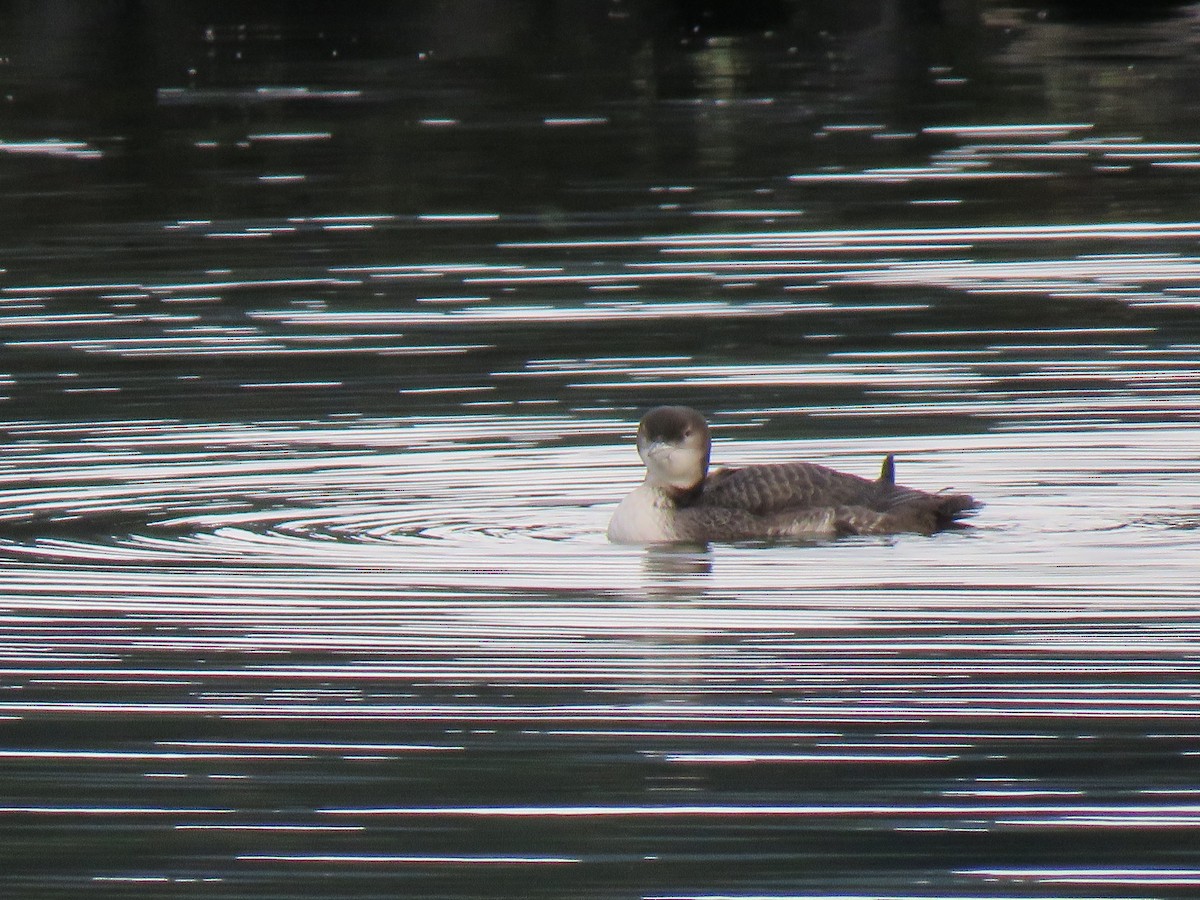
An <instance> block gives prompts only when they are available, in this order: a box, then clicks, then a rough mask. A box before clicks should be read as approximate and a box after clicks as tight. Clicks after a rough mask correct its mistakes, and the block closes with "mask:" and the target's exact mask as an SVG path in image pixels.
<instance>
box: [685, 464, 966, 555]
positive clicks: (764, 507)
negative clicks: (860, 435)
mask: <svg viewBox="0 0 1200 900" xmlns="http://www.w3.org/2000/svg"><path fill="white" fill-rule="evenodd" d="M978 507H979V504H977V503H976V502H975V500H974V499H973V498H972V497H970V496H968V495H966V494H951V493H936V494H931V493H927V492H925V491H920V490H917V489H916V488H910V487H905V486H903V485H898V484H896V482H895V461H894V459H893V457H892V456H890V455H889V456H888V457H886V458H885V459H884V462H883V466H882V469H881V471H880V474H879V478H877V479H875V480H873V481H872V480H869V479H866V478H860V477H859V476H857V475H851V474H848V473H845V472H838V471H836V470H835V469H830V468H827V467H826V466H819V465H816V464H813V463H799V462H798V463H779V464H772V465H760V466H746V467H745V468H741V469H722V470H719V471H717V472H714V473H713V474H711V475H710V476H709V477H708V478H706V479H705V481H704V484H703V486H702V489H701V491H700V492H699V493H698V494H697V495H696V496H695V498H694V499H692V501H691V502H690V503H689V504H687V505H686V506H683V507H681V509H680V511H679V514H678V515H679V519H680V522H681V524H682V523H685V522H686V523H688V525H689V528H690V529H694V530H708V527H709V526H708V525H707V524H706V523H715V522H716V520H718V519H722V520H725V525H724V527H726V528H728V527H732V526H733V525H734V523H735V522H742V525H743V527H741V528H738V530H739V531H743V530H745V529H747V528H753V527H758V528H760V529H762V530H763V531H764V532H766V533H765V534H763V535H761V536H764V537H776V536H782V535H787V534H789V533H796V532H798V531H803V530H821V531H829V532H833V533H836V534H894V533H897V532H917V533H920V534H932V533H933V532H935V531H938V530H941V529H944V528H950V527H953V526H954V525H955V524H957V523H958V522H959V520H960V519H961V518H962V517H964V516H966V515H969V514H970V513H972V512H974V511H975V510H976V509H978ZM689 511H690V512H689ZM731 514H732V515H731ZM747 516H748V517H749V518H745V517H747ZM743 519H744V522H743ZM821 524H823V525H824V527H823V528H819V529H815V528H813V526H814V525H821ZM781 529H782V531H781Z"/></svg>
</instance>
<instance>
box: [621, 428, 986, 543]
mask: <svg viewBox="0 0 1200 900" xmlns="http://www.w3.org/2000/svg"><path fill="white" fill-rule="evenodd" d="M711 446H712V445H711V441H710V439H709V434H708V423H707V422H705V420H704V416H702V415H700V413H698V412H696V410H694V409H690V408H689V407H686V406H658V407H655V408H654V409H652V410H650V411H649V412H648V413H646V415H645V416H644V417H643V418H642V421H641V424H640V425H638V435H637V447H638V455H639V456H640V457H641V458H642V462H644V463H645V464H646V480H645V481H644V482H643V483H642V484H641V485H640V486H638V487H637V488H636V489H635V490H634V491H633V492H632V493H630V494H629V495H628V496H627V497H626V498H625V499H624V500H622V501H621V504H620V505H619V506H618V507H617V509H616V511H615V512H614V513H613V516H612V519H611V520H610V521H609V523H608V539H609V540H610V541H613V542H615V543H621V544H652V543H664V542H670V541H679V542H688V543H707V542H709V541H745V540H772V539H785V540H786V539H789V538H790V539H801V540H802V539H814V538H828V537H837V536H839V535H848V534H900V533H905V532H911V533H916V534H926V535H928V534H933V533H934V532H935V531H940V530H942V529H946V528H953V527H955V526H956V525H959V524H960V520H961V519H962V518H964V517H965V516H968V515H970V514H971V513H973V512H974V511H975V510H977V509H978V508H979V507H980V505H981V504H979V503H977V502H976V501H975V499H974V498H973V497H970V496H969V495H967V494H952V493H947V492H939V493H936V494H931V493H927V492H925V491H919V490H917V489H915V488H910V487H903V486H902V485H898V484H896V478H895V464H894V461H893V458H892V457H891V456H888V457H886V458H885V459H884V461H883V469H882V471H881V472H880V474H879V477H878V478H877V479H875V480H873V481H872V480H869V479H866V478H860V477H859V476H857V475H849V474H846V473H844V472H838V471H836V470H834V469H830V468H826V467H825V466H819V465H815V464H813V463H803V462H793V463H777V464H771V465H758V466H745V467H744V468H740V469H718V470H716V471H714V472H713V473H711V474H709V471H708V462H709V454H710V452H711Z"/></svg>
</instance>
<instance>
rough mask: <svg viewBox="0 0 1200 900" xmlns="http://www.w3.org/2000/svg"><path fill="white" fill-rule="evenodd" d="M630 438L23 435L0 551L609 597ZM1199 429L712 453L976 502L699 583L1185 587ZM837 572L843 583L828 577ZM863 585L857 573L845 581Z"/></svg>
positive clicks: (536, 423)
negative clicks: (879, 476)
mask: <svg viewBox="0 0 1200 900" xmlns="http://www.w3.org/2000/svg"><path fill="white" fill-rule="evenodd" d="M628 429H629V425H628V423H624V422H620V421H617V420H615V419H611V418H595V419H591V420H580V419H577V418H572V417H567V416H561V417H559V416H531V417H528V418H527V419H525V420H521V419H511V418H505V417H499V416H495V417H493V416H466V417H459V418H453V417H449V418H442V419H432V418H431V419H423V420H404V421H400V420H395V421H383V420H378V421H360V422H357V423H353V424H348V425H332V424H329V423H324V424H316V423H290V424H287V423H276V424H259V425H241V426H236V427H235V426H211V427H201V426H183V425H180V424H179V423H172V422H164V421H145V422H128V423H124V424H120V425H112V424H108V425H101V424H95V425H91V426H88V425H83V424H81V425H78V426H75V427H73V428H71V429H55V428H53V427H51V426H40V425H32V424H30V425H24V426H19V427H17V428H15V429H14V441H13V443H12V445H11V446H10V447H8V448H7V452H6V454H5V460H6V462H5V469H6V481H7V483H6V485H5V486H4V489H3V491H2V492H0V502H2V504H3V513H2V518H0V528H2V530H3V540H4V543H3V545H2V550H3V552H4V554H5V555H8V556H12V557H20V558H26V559H46V560H56V561H61V562H66V561H71V562H74V563H76V564H99V565H104V564H123V565H159V566H161V565H167V564H169V565H171V566H175V567H178V569H179V571H180V572H181V573H186V572H187V571H189V570H190V569H192V568H195V567H197V566H204V565H220V566H230V565H234V566H238V567H246V568H250V569H260V568H262V567H273V568H276V569H280V570H281V571H292V572H294V574H295V577H296V578H297V579H303V578H304V577H305V574H306V573H309V572H312V571H314V570H320V569H327V570H331V571H336V572H344V571H347V570H354V571H364V570H370V571H377V572H381V573H388V575H389V577H393V576H402V577H403V578H405V579H406V580H407V581H408V582H410V583H412V584H424V585H437V586H441V587H445V588H456V589H463V590H475V589H481V588H487V589H494V588H497V587H506V588H507V589H510V590H574V589H577V588H581V587H587V586H590V585H592V584H594V583H597V582H596V581H595V578H596V577H597V573H603V579H604V580H603V582H601V583H604V584H605V585H606V586H607V587H608V589H610V590H622V589H628V588H630V587H632V586H635V585H639V584H641V583H642V578H643V576H645V575H646V573H647V572H651V573H653V570H654V569H655V567H656V566H657V565H659V564H660V563H662V561H663V555H662V554H651V555H650V556H649V557H646V558H641V557H638V558H641V563H639V564H638V565H636V566H629V565H628V560H627V561H626V562H625V563H623V564H622V565H621V566H619V567H615V568H614V567H613V566H611V565H610V563H611V561H612V560H613V559H614V558H617V557H629V556H631V555H634V554H638V553H639V551H636V550H634V549H631V548H621V547H612V546H610V545H609V544H608V543H607V542H606V541H605V539H604V528H605V525H606V522H607V517H608V515H609V514H610V512H611V509H612V508H613V506H614V504H615V503H616V502H617V500H619V498H620V497H621V496H622V495H623V494H624V493H625V492H626V491H628V490H629V489H630V488H631V487H632V486H633V485H634V484H636V483H637V481H638V480H640V477H641V471H640V466H639V463H638V461H637V458H636V455H635V454H634V453H633V452H632V448H631V447H630V446H629V444H628V436H627V432H628ZM726 430H727V431H728V429H726ZM739 431H740V433H742V434H746V433H747V428H746V426H743V427H742V428H741V429H739ZM750 432H751V433H752V429H751V430H750ZM1196 433H1197V429H1196V428H1195V427H1187V426H1178V427H1160V428H1153V429H1151V428H1135V427H1126V428H1124V429H1120V430H1115V429H1096V430H1093V431H1090V432H1081V433H1079V434H1076V435H1073V436H1071V437H1070V438H1069V440H1068V439H1067V438H1066V437H1064V436H1063V435H1056V434H1051V433H1041V432H1030V433H1026V434H1018V433H1007V434H993V435H977V436H974V437H970V438H966V439H964V438H961V437H954V438H951V437H939V436H929V437H924V438H905V439H890V440H889V441H887V442H886V444H883V443H881V442H880V441H878V440H872V439H855V440H850V439H820V440H808V441H802V440H784V441H780V440H775V441H767V440H751V439H737V440H730V439H724V440H720V441H718V443H717V445H716V449H715V459H714V462H715V463H719V464H743V463H755V462H765V461H770V460H779V459H808V460H811V461H816V462H822V463H826V464H830V465H834V466H836V467H838V468H842V469H845V470H847V471H855V472H860V473H863V474H866V473H868V472H870V471H873V470H874V468H875V466H876V465H877V461H878V458H879V455H880V454H881V453H882V452H884V451H888V452H894V453H897V454H898V456H899V460H900V462H899V467H900V469H899V470H900V476H901V480H902V481H904V482H906V483H910V484H914V485H917V486H921V487H925V488H928V489H934V490H936V489H941V488H943V487H954V488H956V489H963V490H969V491H971V492H972V493H974V494H976V495H977V496H979V497H981V498H982V499H984V500H985V502H986V503H987V508H986V510H985V511H984V513H983V515H982V516H981V517H980V518H979V519H978V520H977V524H976V527H975V528H974V529H973V530H972V531H969V532H966V533H964V534H961V535H942V536H939V537H937V538H935V539H933V540H926V539H919V538H908V537H900V538H893V539H889V540H887V541H878V540H876V541H870V540H864V541H858V542H846V541H843V542H839V543H837V544H832V545H825V546H822V545H817V546H811V547H790V548H789V547H777V548H773V549H768V550H764V549H763V548H737V547H727V548H724V549H722V550H721V551H720V552H719V554H718V558H719V559H720V561H721V563H722V569H721V570H720V575H719V576H718V575H716V573H710V574H709V578H710V580H711V581H712V583H721V582H726V583H727V585H728V586H738V587H739V588H747V589H749V588H752V587H755V586H759V587H761V586H763V585H772V584H775V583H776V581H777V580H778V585H779V586H781V587H782V586H786V585H788V584H791V583H793V582H792V581H791V575H790V573H788V572H787V571H786V570H783V571H778V572H776V571H775V570H774V569H773V568H772V566H771V564H770V563H774V562H781V561H787V562H789V563H790V564H795V565H802V566H804V568H805V573H806V575H805V577H806V578H807V579H809V580H812V579H814V578H816V579H817V580H819V579H820V574H819V573H820V564H821V563H822V562H827V561H829V560H830V559H832V558H836V557H837V556H839V555H844V554H845V553H849V552H853V553H855V554H858V555H861V556H864V557H865V558H867V559H868V560H871V559H873V558H878V559H879V561H880V564H881V565H884V564H886V565H888V566H889V567H891V568H892V570H893V572H895V573H900V574H903V572H904V571H905V567H912V577H913V578H918V577H921V578H927V577H928V568H929V566H930V565H931V564H935V563H936V561H937V560H938V559H939V557H941V556H942V555H944V554H945V553H947V552H952V553H953V554H954V555H955V558H956V560H957V562H958V566H959V568H958V570H957V571H956V578H955V580H958V579H959V578H961V577H965V576H966V575H967V574H969V573H970V572H972V571H974V572H975V573H976V574H978V572H979V571H980V570H991V569H993V568H995V567H996V565H997V558H998V553H999V554H1001V555H1002V554H1003V553H1005V552H1009V553H1013V554H1019V560H1018V559H1017V558H1016V557H1014V559H1013V560H1010V562H1012V563H1013V565H1012V566H1009V567H1008V569H1007V571H1008V573H1009V577H1011V576H1012V574H1013V573H1018V576H1017V577H1018V580H1022V581H1024V580H1026V579H1028V580H1030V582H1031V583H1032V582H1033V581H1036V580H1037V579H1042V580H1045V579H1050V580H1054V579H1056V578H1058V577H1059V575H1060V568H1059V565H1058V562H1057V561H1058V560H1061V559H1062V558H1063V557H1064V554H1065V555H1066V556H1067V557H1068V558H1071V559H1072V560H1073V565H1074V566H1077V567H1079V568H1080V569H1083V570H1085V571H1087V572H1091V573H1093V574H1094V575H1095V578H1096V580H1097V583H1099V582H1100V581H1104V582H1105V583H1107V584H1108V585H1109V586H1110V587H1111V586H1112V585H1113V584H1114V583H1116V584H1122V585H1125V586H1129V585H1135V584H1138V583H1140V581H1141V580H1142V579H1141V576H1139V575H1137V574H1136V573H1137V567H1136V566H1131V565H1128V563H1129V560H1128V558H1126V555H1127V554H1129V553H1131V552H1133V551H1134V549H1135V548H1136V552H1137V554H1138V560H1139V565H1145V564H1147V562H1151V561H1153V558H1154V556H1155V555H1156V554H1161V556H1162V560H1161V562H1160V565H1159V569H1158V577H1159V579H1160V582H1161V583H1162V585H1166V584H1169V583H1171V582H1172V581H1173V580H1174V579H1175V578H1178V579H1179V583H1180V584H1181V585H1182V584H1188V583H1190V580H1191V576H1190V573H1188V572H1185V571H1183V570H1182V564H1181V563H1180V559H1181V557H1180V555H1179V553H1178V550H1179V546H1178V545H1179V544H1181V543H1183V544H1188V543H1193V542H1195V541H1196V530H1195V529H1194V528H1191V527H1188V523H1190V522H1193V521H1194V517H1195V514H1196V510H1197V509H1200V488H1198V487H1197V480H1196V479H1195V478H1194V477H1192V476H1193V475H1194V472H1195V468H1196V465H1197V464H1196V462H1195V460H1194V458H1193V454H1192V448H1193V446H1194V445H1195V440H1196ZM515 435H519V436H520V439H517V438H516V437H515ZM550 435H555V436H558V435H566V436H568V440H567V441H565V442H564V441H561V440H549V439H547V438H548V436H550ZM539 436H540V437H541V439H539ZM527 438H531V439H527ZM1148 446H1152V447H1153V448H1154V451H1153V454H1152V455H1150V456H1147V453H1146V449H1145V448H1146V447H1148ZM1181 523H1182V524H1181ZM980 534H986V536H987V539H988V540H987V547H986V548H985V547H983V546H982V544H981V543H980V542H979V541H977V540H975V538H976V537H977V536H979V535H980ZM948 543H952V544H953V549H952V551H951V550H949V548H948V547H947V546H946V545H947V544H948ZM1043 547H1044V549H1043ZM763 553H766V556H765V557H764V556H763V555H762V554H763ZM766 561H770V563H768V562H766ZM1018 562H1019V565H1017V563H1018ZM897 566H900V568H899V569H897V568H896V567H897ZM667 569H668V570H669V569H670V565H668V566H667ZM1173 572H1174V573H1175V575H1172V573H1173ZM181 577H183V576H182V574H181ZM840 577H841V578H843V579H845V578H847V577H851V580H852V581H853V580H854V579H853V577H852V576H848V573H847V571H846V570H842V572H841V576H840ZM1073 577H1078V576H1077V575H1076V576H1073ZM872 578H874V573H872V572H871V571H870V569H869V567H868V569H866V570H865V571H864V573H863V575H862V583H870V582H871V579H872Z"/></svg>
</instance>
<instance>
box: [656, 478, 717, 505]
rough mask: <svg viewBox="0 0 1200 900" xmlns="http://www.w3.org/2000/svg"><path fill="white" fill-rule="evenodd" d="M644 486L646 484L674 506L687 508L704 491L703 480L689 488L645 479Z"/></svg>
mask: <svg viewBox="0 0 1200 900" xmlns="http://www.w3.org/2000/svg"><path fill="white" fill-rule="evenodd" d="M646 484H648V485H649V486H650V487H651V488H653V489H654V490H655V491H657V492H658V493H659V494H661V495H662V496H663V497H665V498H666V499H668V500H670V501H671V503H673V504H674V505H675V506H689V505H690V504H692V503H694V502H695V501H696V499H697V498H698V497H699V496H700V494H701V493H702V492H703V491H704V479H703V478H701V479H700V480H699V481H697V482H696V483H695V484H693V485H690V486H680V485H676V484H670V483H664V482H661V481H657V480H654V479H651V478H647V479H646Z"/></svg>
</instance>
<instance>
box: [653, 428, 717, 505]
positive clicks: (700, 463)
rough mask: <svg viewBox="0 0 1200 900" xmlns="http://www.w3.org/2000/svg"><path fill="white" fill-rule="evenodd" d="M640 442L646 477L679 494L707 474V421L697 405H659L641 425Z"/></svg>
mask: <svg viewBox="0 0 1200 900" xmlns="http://www.w3.org/2000/svg"><path fill="white" fill-rule="evenodd" d="M637 445H638V456H640V457H641V458H642V462H644V463H645V464H646V481H647V482H649V483H650V484H653V485H656V486H658V487H662V488H667V489H669V490H670V491H671V492H672V493H674V494H676V495H681V496H682V495H685V494H687V493H690V492H691V491H695V490H697V489H698V488H699V487H700V483H701V482H703V481H704V476H705V475H706V474H708V457H709V453H710V451H711V444H710V441H709V437H708V423H707V422H705V421H704V416H702V415H700V413H698V412H696V411H695V410H694V409H690V408H689V407H686V406H656V407H655V408H654V409H652V410H650V412H648V413H646V415H645V416H643V417H642V421H641V424H640V425H638V436H637Z"/></svg>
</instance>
